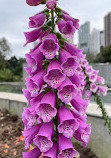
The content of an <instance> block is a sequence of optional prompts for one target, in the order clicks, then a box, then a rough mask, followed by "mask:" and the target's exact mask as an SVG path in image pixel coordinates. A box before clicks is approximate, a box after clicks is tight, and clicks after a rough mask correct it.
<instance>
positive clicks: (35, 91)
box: [25, 77, 40, 97]
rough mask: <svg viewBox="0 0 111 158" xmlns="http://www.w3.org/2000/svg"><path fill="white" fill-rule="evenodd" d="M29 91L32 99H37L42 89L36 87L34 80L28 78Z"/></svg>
mask: <svg viewBox="0 0 111 158" xmlns="http://www.w3.org/2000/svg"><path fill="white" fill-rule="evenodd" d="M25 85H26V86H27V89H28V91H29V92H30V94H31V97H36V96H37V95H38V93H39V90H40V88H39V87H38V85H36V84H35V83H34V82H33V80H32V79H31V77H30V78H26V84H25Z"/></svg>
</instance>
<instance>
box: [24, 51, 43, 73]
mask: <svg viewBox="0 0 111 158" xmlns="http://www.w3.org/2000/svg"><path fill="white" fill-rule="evenodd" d="M25 56H26V61H27V63H28V65H29V67H26V68H25V69H26V71H28V70H29V71H28V72H29V74H30V75H31V76H33V75H34V74H35V73H37V72H38V71H40V69H42V62H41V61H42V59H43V54H42V53H41V52H40V51H38V52H36V51H35V52H33V53H30V54H26V55H25Z"/></svg>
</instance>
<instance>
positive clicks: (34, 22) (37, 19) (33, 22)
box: [29, 13, 46, 28]
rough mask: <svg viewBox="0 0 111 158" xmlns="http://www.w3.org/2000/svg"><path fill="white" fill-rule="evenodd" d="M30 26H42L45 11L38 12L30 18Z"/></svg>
mask: <svg viewBox="0 0 111 158" xmlns="http://www.w3.org/2000/svg"><path fill="white" fill-rule="evenodd" d="M29 19H30V21H29V27H30V28H34V27H40V26H41V25H43V24H44V22H45V19H46V15H45V14H43V13H38V14H36V15H34V16H32V17H30V18H29Z"/></svg>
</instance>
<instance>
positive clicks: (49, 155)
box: [42, 141, 58, 158]
mask: <svg viewBox="0 0 111 158" xmlns="http://www.w3.org/2000/svg"><path fill="white" fill-rule="evenodd" d="M57 151H58V150H57V143H56V142H55V141H53V147H52V148H50V149H49V150H48V151H47V152H45V153H43V155H42V158H57Z"/></svg>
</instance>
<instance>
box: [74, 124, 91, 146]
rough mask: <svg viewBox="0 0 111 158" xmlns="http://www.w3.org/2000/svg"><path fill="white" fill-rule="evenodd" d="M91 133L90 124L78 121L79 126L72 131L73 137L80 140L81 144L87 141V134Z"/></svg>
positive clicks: (84, 144) (85, 143)
mask: <svg viewBox="0 0 111 158" xmlns="http://www.w3.org/2000/svg"><path fill="white" fill-rule="evenodd" d="M90 133H91V124H86V123H84V122H81V123H80V126H79V128H78V129H77V131H75V133H74V137H75V138H76V139H77V140H79V141H81V142H82V145H83V146H86V145H87V144H88V143H89V135H90Z"/></svg>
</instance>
